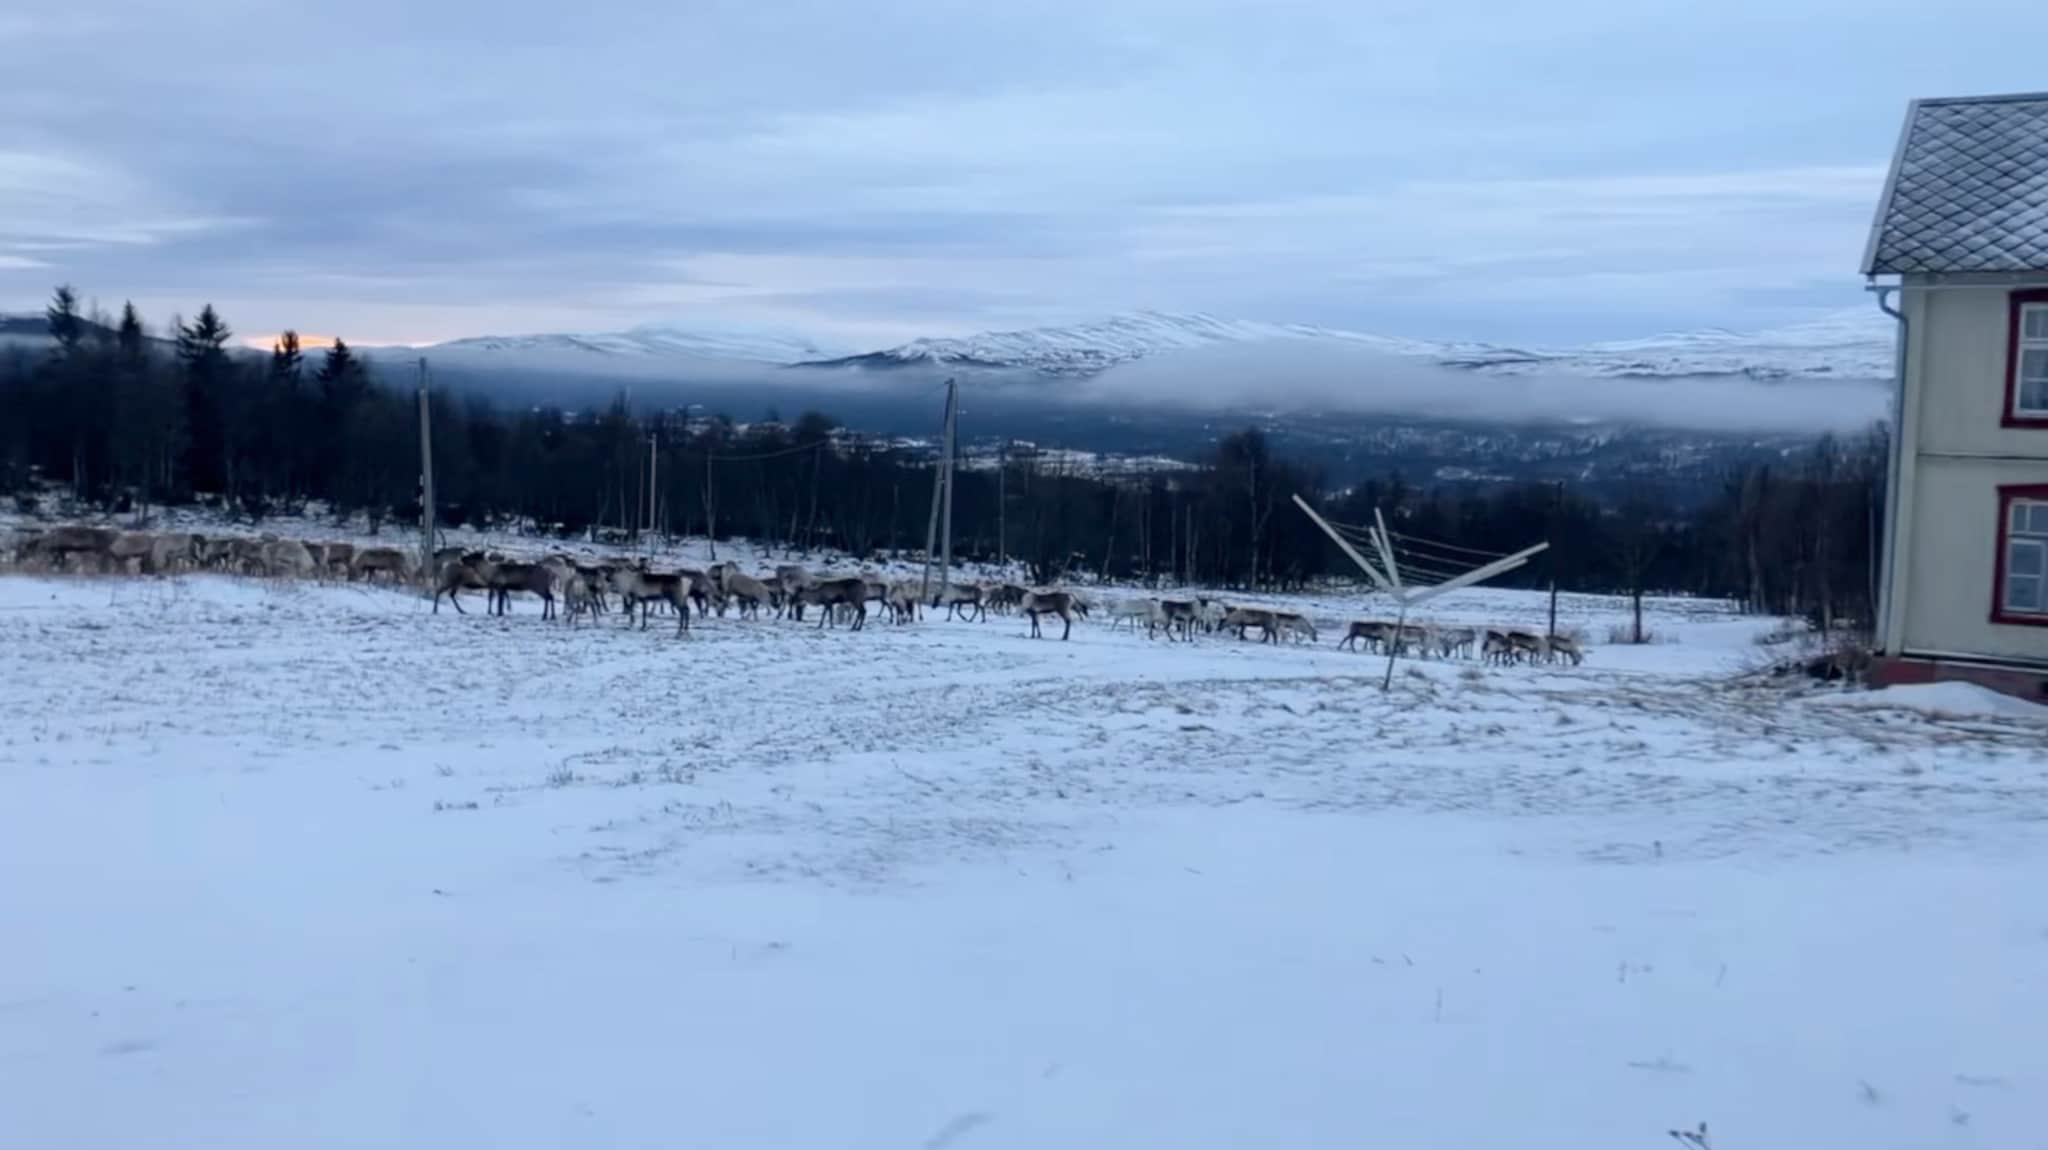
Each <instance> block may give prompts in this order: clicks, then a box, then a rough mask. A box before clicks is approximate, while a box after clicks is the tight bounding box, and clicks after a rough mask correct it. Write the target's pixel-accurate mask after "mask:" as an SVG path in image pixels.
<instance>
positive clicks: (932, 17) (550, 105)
mask: <svg viewBox="0 0 2048 1150" xmlns="http://www.w3.org/2000/svg"><path fill="white" fill-rule="evenodd" d="M1989 30H1995V31H1993V32H1990V34H1987V31H1989ZM2044 43H2048V5H2041V4H2039V3H2031V2H2029V3H2022V2H2017V0H1996V2H1994V0H1947V2H1945V3H1943V4H1939V5H1937V4H1929V3H1926V2H1925V0H1917V2H1915V3H1894V2H1890V0H1857V2H1848V0H1842V2H1836V0H1825V2H1817V0H1717V2H1715V3H1711V4H1695V3H1687V4H1669V5H1666V4H1658V3H1621V2H1618V0H1614V2H1603V3H1587V2H1583V0H1553V2H1550V3H1544V4H1528V3H1522V2H1519V0H1467V2H1465V3H1461V4H1444V3H1439V2H1436V0H1416V2H1410V0H1395V2H1392V3H1384V2H1382V3H1361V2H1344V0H1295V2H1284V0H1283V2H1274V0H1265V2H1259V3H1224V2H1209V0H1033V2H1032V3H1028V4H995V3H988V2H985V0H980V2H966V0H962V2H941V0H902V2H897V3H886V2H885V3H874V4H857V3H845V2H843V0H841V2H834V3H788V2H782V3H778V2H775V0H688V2H674V3H659V2H654V0H641V2H635V3H603V2H583V3H576V4H562V3H548V4H540V3H532V2H529V0H493V2H490V3H485V2H482V0H432V2H431V3H429V2H422V0H360V2H353V3H346V4H342V3H268V2H258V0H200V2H199V3H197V4H194V5H167V4H161V3H158V2H156V0H148V2H141V0H137V2H133V3H104V2H94V0H85V2H81V3H74V4H71V5H68V6H66V7H65V8H64V9H63V10H61V11H59V10H58V9H57V8H56V6H46V7H45V8H41V9H36V10H32V11H25V12H22V13H19V14H12V15H0V60H4V61H5V66H4V67H0V107H4V108H5V109H6V112H5V113H4V115H0V310H6V311H19V310H28V309H33V308H37V307H40V306H41V304H42V302H43V301H44V299H45V298H46V297H47V295H48V292H49V289H50V287H51V286H52V285H54V284H56V283H58V282H62V281H69V282H71V283H73V284H75V285H76V286H77V287H78V288H79V289H80V290H81V292H83V293H84V294H85V295H86V296H88V297H89V298H94V299H97V300H98V301H99V302H100V303H101V304H102V305H103V306H106V307H108V308H110V309H111V308H115V307H118V306H119V303H120V301H121V300H122V299H123V298H130V297H132V298H133V299H135V300H136V302H137V304H138V305H139V306H141V307H142V308H143V310H144V314H145V317H146V318H148V319H150V320H152V321H154V322H158V323H160V322H162V321H163V320H164V319H165V318H167V317H168V316H169V315H170V314H171V313H173V312H181V313H184V314H187V315H189V314H191V313H192V312H194V311H196V310H197V309H198V306H199V305H200V304H201V303H202V302H206V301H212V302H213V303H215V304H216V305H217V306H218V307H219V308H220V309H221V311H222V312H223V314H224V315H225V316H226V317H227V319H228V321H229V322H230V323H231V324H233V325H234V326H235V327H236V328H237V330H238V331H240V332H243V333H247V334H255V333H261V332H268V331H274V330H277V329H279V328H282V327H285V326H293V327H298V328H301V329H304V330H308V331H317V332H322V333H329V332H332V333H339V334H341V335H343V336H346V337H349V338H352V339H356V340H359V341H363V342H401V341H402V342H421V341H431V340H440V339H447V338H454V337H458V336H464V335H476V334H486V333H490V334H510V333H519V332H534V331H564V330H567V331H591V330H610V329H617V328H623V327H630V326H634V325H637V324H648V323H658V324H667V325H674V326H679V327H685V328H689V327H705V328H726V327H735V326H737V327H758V328H775V329H786V330H794V331H800V332H806V333H811V334H813V335H815V336H817V337H819V338H821V339H825V340H829V341H832V342H835V343H838V344H843V345H846V346H848V347H865V346H872V345H878V344H882V343H888V342H894V341H897V340H900V339H903V338H908V337H911V336H915V335H926V334H932V335H939V334H960V333H965V332H971V331H976V330H982V329H988V328H1006V327H1018V326H1030V325H1034V324H1039V323H1048V322H1060V321H1065V320H1072V319H1079V318H1088V317H1092V316H1097V315H1102V314H1106V313H1110V312H1116V311H1123V310H1129V309H1133V308H1155V309H1161V310H1203V311H1209V312H1213V313H1216V314H1219V315H1224V316H1230V317H1240V318H1247V319H1261V320H1271V321H1283V322H1284V321H1292V322H1304V323H1320V324H1327V325H1331V326H1341V327H1348V328H1355V329H1360V330H1367V331H1379V332H1385V333H1388V334H1398V335H1411V336H1418V337H1428V338H1474V339H1491V340H1504V341H1518V342H1527V343H1569V342H1578V341H1581V340H1586V339H1596V338H1610V337H1617V338H1618V337H1626V336H1633V335H1642V334H1647V333H1650V332H1655V331H1660V330H1669V329H1675V328H1688V327H1701V326H1729V327H1761V326H1772V325H1776V324H1780V323H1786V322H1794V321H1797V320H1800V319H1802V318H1806V317H1809V316H1811V315H1813V314H1815V313H1817V312H1820V311H1826V310H1833V309H1837V308H1841V307H1847V306H1859V305H1860V304H1861V303H1862V298H1861V292H1860V290H1859V287H1860V285H1859V283H1858V281H1857V279H1856V276H1855V269H1856V266H1857V262H1858V258H1859V256H1860V254H1861V251H1862V245H1863V241H1864V236H1865V233H1866V229H1867V228H1868V226H1869V221H1870V216H1871V212H1872V209H1873V207H1874V204H1875V200H1876V197H1877V195H1878V191H1879V186H1880V184H1881V183H1882V179H1883V173H1884V168H1885V165H1886V164H1887V163H1888V161H1889V159H1890V156H1891V151H1892V147H1893V145H1894V143H1895V141H1896V137H1897V132H1898V127H1899V122H1900V119H1901V117H1902V115H1903V112H1904V106H1905V102H1906V101H1907V100H1908V99H1909V98H1911V97H1913V96H1916V95H1957V94H1973V93H1985V92H1997V91H2013V90H2026V89H2028V88H2039V87H2041V86H2043V85H2044V83H2048V79H2044V77H2048V72H2044V71H2043V69H2042V64H2041V61H2042V58H2043V57H2042V45H2043V44H2044Z"/></svg>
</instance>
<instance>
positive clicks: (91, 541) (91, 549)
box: [33, 525, 120, 569]
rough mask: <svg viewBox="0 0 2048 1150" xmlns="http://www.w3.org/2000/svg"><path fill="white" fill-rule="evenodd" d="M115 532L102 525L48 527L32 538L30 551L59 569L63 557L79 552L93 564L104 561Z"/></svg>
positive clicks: (63, 561)
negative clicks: (91, 560)
mask: <svg viewBox="0 0 2048 1150" xmlns="http://www.w3.org/2000/svg"><path fill="white" fill-rule="evenodd" d="M119 535H120V532H117V531H114V530H112V529H110V528H106V527H78V526H72V525H66V526H62V527H52V528H50V529H49V530H48V531H45V532H43V533H42V535H41V536H40V537H39V538H37V539H36V540H35V541H34V544H33V546H34V552H33V553H34V554H37V555H42V556H44V557H46V558H48V560H49V561H50V565H51V566H52V567H55V568H59V569H61V568H63V567H64V565H65V562H66V561H67V560H75V559H76V558H77V557H78V556H82V555H89V556H91V557H92V558H93V560H94V561H95V563H96V564H98V563H104V562H105V561H106V560H107V558H108V557H109V552H110V551H111V550H112V548H113V546H114V540H115V539H116V538H117V537H118V536H119Z"/></svg>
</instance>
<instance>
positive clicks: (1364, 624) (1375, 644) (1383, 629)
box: [1337, 619, 1394, 654]
mask: <svg viewBox="0 0 2048 1150" xmlns="http://www.w3.org/2000/svg"><path fill="white" fill-rule="evenodd" d="M1361 640H1363V641H1364V643H1365V649H1366V650H1367V651H1370V652H1373V653H1374V654H1378V653H1379V652H1380V650H1381V649H1382V648H1383V647H1384V646H1385V645H1387V644H1390V643H1392V642H1393V641H1394V625H1393V624H1392V623H1382V622H1378V621H1376V620H1371V619H1356V620H1353V621H1352V623H1351V626H1350V627H1349V628H1347V629H1346V630H1345V632H1344V638H1343V639H1342V641H1340V642H1339V643H1338V644H1337V645H1338V646H1339V647H1351V648H1354V649H1355V648H1356V647H1357V646H1358V643H1359V642H1360V641H1361Z"/></svg>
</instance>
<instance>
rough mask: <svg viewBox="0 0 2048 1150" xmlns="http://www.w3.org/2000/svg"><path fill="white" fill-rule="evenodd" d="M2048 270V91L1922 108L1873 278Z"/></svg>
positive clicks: (1884, 221)
mask: <svg viewBox="0 0 2048 1150" xmlns="http://www.w3.org/2000/svg"><path fill="white" fill-rule="evenodd" d="M2032 271H2048V92H2035V93H2031V94H2027V95H2017V96H1980V97H1974V98H1969V99H1956V100H1916V101H1914V102H1913V104H1912V106H1911V107H1910V108H1908V109H1907V111H1906V127H1905V131H1904V132H1903V133H1902V134H1901V135H1900V137H1899V150H1898V154H1897V155H1895V156H1894V157H1893V158H1892V172H1891V178H1890V179H1889V180H1888V181H1887V182H1886V184H1885V190H1884V198H1883V199H1882V200H1880V201H1879V202H1878V205H1877V219H1876V221H1875V222H1874V223H1873V224H1872V225H1871V229H1870V245H1869V247H1868V248H1867V249H1866V250H1865V252H1864V255H1863V273H1864V274H1865V275H1900V274H1912V273H1923V272H2032Z"/></svg>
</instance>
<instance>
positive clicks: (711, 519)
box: [704, 445, 718, 563]
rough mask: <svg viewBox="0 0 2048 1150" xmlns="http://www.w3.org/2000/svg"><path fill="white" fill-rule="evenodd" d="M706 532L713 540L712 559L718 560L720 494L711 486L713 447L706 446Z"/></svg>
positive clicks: (714, 561)
mask: <svg viewBox="0 0 2048 1150" xmlns="http://www.w3.org/2000/svg"><path fill="white" fill-rule="evenodd" d="M704 534H705V536H706V537H707V538H709V539H710V540H711V561H712V562H713V563H716V562H718V496H717V494H716V493H715V492H714V491H713V490H712V487H711V448H710V446H709V445H706V446H705V448H704Z"/></svg>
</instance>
